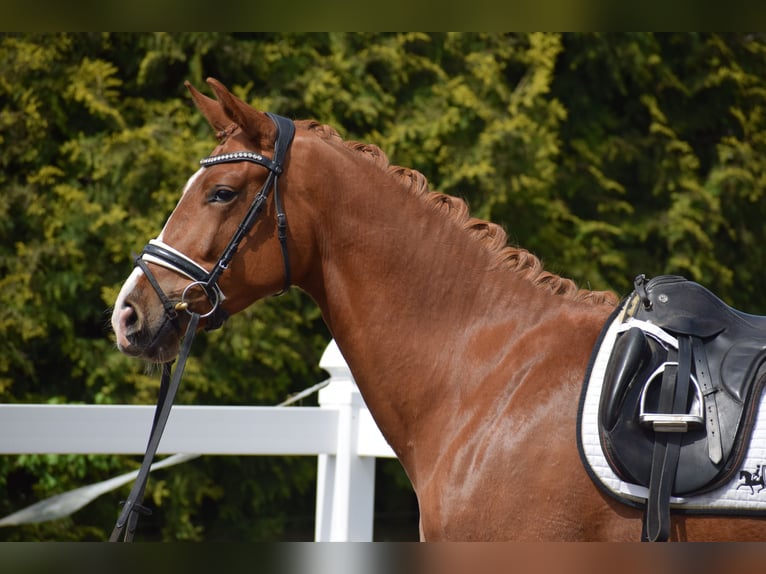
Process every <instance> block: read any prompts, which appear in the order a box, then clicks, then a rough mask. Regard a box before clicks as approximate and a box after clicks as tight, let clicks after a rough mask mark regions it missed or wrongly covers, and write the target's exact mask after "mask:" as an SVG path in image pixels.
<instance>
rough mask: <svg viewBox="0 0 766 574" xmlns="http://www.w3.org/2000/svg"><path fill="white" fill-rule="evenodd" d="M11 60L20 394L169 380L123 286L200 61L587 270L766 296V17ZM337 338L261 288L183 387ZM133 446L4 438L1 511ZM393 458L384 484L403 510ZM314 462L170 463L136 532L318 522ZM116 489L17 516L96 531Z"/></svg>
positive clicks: (185, 121) (2, 344)
mask: <svg viewBox="0 0 766 574" xmlns="http://www.w3.org/2000/svg"><path fill="white" fill-rule="evenodd" d="M0 69H1V70H2V74H1V75H0V146H1V147H2V149H3V153H2V154H0V308H2V310H3V312H2V313H1V314H0V401H3V402H85V403H130V402H139V403H153V402H154V400H155V393H156V389H157V386H158V377H157V374H156V373H147V371H146V369H145V366H144V365H142V364H141V363H140V362H138V361H135V360H131V359H128V358H125V357H122V356H121V355H120V354H119V353H118V352H117V351H116V350H115V349H114V347H113V343H112V340H111V338H110V332H109V327H108V317H109V306H110V305H111V304H112V302H113V301H114V298H115V296H116V294H117V291H118V289H119V286H120V284H121V282H122V281H123V280H124V279H125V277H126V276H127V274H128V272H129V271H130V268H131V258H130V253H131V251H138V250H140V249H141V247H142V246H143V244H144V243H145V242H146V240H147V239H149V238H151V237H153V236H154V235H155V234H156V233H157V232H158V230H159V229H160V228H161V226H162V223H163V221H164V220H165V218H166V217H167V215H168V214H169V213H170V211H171V209H172V207H173V206H174V205H175V203H176V201H177V199H178V194H179V191H180V189H181V186H183V184H184V183H185V181H186V180H187V178H188V177H189V175H190V174H191V173H192V172H193V171H194V170H195V167H196V161H197V160H198V159H199V158H200V157H203V156H205V155H207V154H208V153H209V151H210V150H211V149H212V146H213V144H214V140H213V138H212V134H211V131H210V129H209V127H208V126H207V124H206V123H205V121H204V119H203V118H202V117H201V116H200V115H199V114H198V113H197V112H196V110H195V109H194V108H193V106H192V105H191V103H190V100H189V98H188V97H187V95H186V93H185V89H184V87H183V81H184V80H187V79H188V80H190V81H192V82H193V83H195V84H196V85H197V86H198V87H201V88H204V78H205V77H207V76H214V77H217V78H219V79H220V80H222V81H223V82H224V83H225V84H227V85H228V86H229V87H230V88H231V89H233V90H234V92H235V93H237V94H238V95H239V96H240V97H242V98H244V99H246V100H247V101H249V102H251V103H252V104H253V105H255V106H256V107H258V108H261V109H265V110H269V111H273V112H276V113H280V114H284V115H287V116H290V117H295V118H316V119H318V120H320V121H322V122H324V123H328V124H331V125H332V126H334V127H335V128H337V129H338V130H339V131H340V132H341V134H342V135H343V137H344V138H346V139H354V140H360V141H366V142H370V143H375V144H377V145H379V146H380V147H381V148H382V149H383V150H384V151H385V152H386V153H387V154H388V155H389V157H390V159H391V161H392V162H393V163H397V164H400V165H405V166H408V167H413V168H416V169H418V170H420V171H422V172H423V173H424V174H425V175H426V176H427V177H428V178H429V180H430V182H431V187H432V189H435V190H440V191H443V192H446V193H450V194H453V195H457V196H460V197H464V198H465V199H467V200H468V201H469V203H470V204H471V206H472V211H473V213H474V214H476V215H478V216H480V217H484V218H487V219H492V220H493V221H495V222H497V223H501V224H503V225H504V226H505V227H506V229H507V230H508V232H509V235H510V237H511V240H512V241H513V242H514V243H517V244H519V245H521V246H524V247H526V248H528V249H530V250H532V251H533V252H535V253H536V254H537V255H539V256H540V257H541V258H543V259H544V260H545V262H546V266H547V267H548V269H550V270H551V271H554V272H557V273H560V274H563V275H566V276H569V277H571V278H573V279H575V280H576V281H577V282H578V283H580V284H581V285H582V286H590V287H592V288H595V289H604V288H612V289H615V290H617V291H618V292H620V293H626V292H627V291H628V290H629V289H630V284H631V280H632V277H633V276H634V275H635V274H637V273H639V272H644V273H647V274H650V275H654V274H659V273H678V274H683V275H686V276H688V277H690V278H692V279H695V280H697V281H700V282H701V283H703V284H705V285H707V286H709V287H711V288H713V289H714V290H716V291H718V292H719V293H720V294H721V295H722V296H723V297H724V298H725V299H727V301H728V302H729V303H731V304H733V305H735V306H738V307H740V308H742V309H745V310H748V311H751V312H756V313H766V294H764V293H763V292H761V290H760V279H761V278H762V275H763V269H764V268H765V267H766V265H764V264H765V263H766V255H764V253H766V251H765V250H763V249H762V247H761V246H762V245H763V243H764V240H765V239H766V237H764V236H765V235H766V226H764V225H763V219H764V215H765V213H764V211H765V209H764V197H763V194H764V191H763V190H764V183H766V129H765V128H766V82H765V81H764V78H766V37H764V36H763V35H759V34H689V33H684V34H565V35H558V34H542V33H541V34H467V33H438V34H419V33H402V34H382V33H375V34H345V33H326V34H305V33H287V34H264V33H251V34H223V33H199V34H197V33H188V34H39V35H31V34H26V35H4V36H1V37H0ZM435 288H438V286H435ZM328 339H329V335H328V333H327V331H326V328H325V327H324V325H323V323H322V321H321V317H320V316H319V313H318V311H317V309H316V307H315V306H314V305H313V303H312V302H311V301H310V300H309V298H308V297H306V296H305V295H304V294H302V293H300V292H299V291H297V290H293V291H292V292H291V293H290V294H288V295H287V296H285V297H282V298H279V299H273V300H268V301H264V302H261V303H258V304H256V305H255V306H253V307H252V308H251V309H249V310H247V311H246V312H244V313H242V314H241V315H239V316H237V317H234V318H232V319H231V320H230V321H229V322H228V323H227V325H226V327H225V328H224V329H223V330H221V331H218V332H215V333H210V334H207V335H205V336H203V337H200V338H198V340H197V341H196V342H195V351H194V356H193V357H192V358H191V360H190V363H189V366H188V368H187V374H186V377H185V379H184V382H183V385H182V387H181V392H180V397H179V402H181V403H186V404H191V403H198V404H212V403H219V404H248V405H250V404H265V405H272V404H276V403H278V402H280V401H281V400H282V399H284V398H285V397H286V396H287V395H288V394H290V393H292V392H295V391H298V390H300V389H302V388H305V387H307V386H309V385H311V384H314V383H315V382H317V381H319V380H320V379H321V378H323V375H322V373H321V372H319V369H318V367H317V366H316V365H317V362H318V360H319V357H320V355H321V352H322V351H323V349H324V346H325V345H326V343H327V341H328ZM391 463H392V464H395V463H394V462H393V461H391ZM137 465H138V460H137V458H136V459H134V458H132V457H116V456H115V457H110V456H87V457H86V456H20V457H0V489H2V491H3V492H6V496H5V497H3V498H2V499H0V516H4V515H6V514H9V513H11V512H13V511H15V510H17V509H19V508H21V507H23V506H25V505H27V504H30V503H32V502H35V501H36V500H39V499H41V498H45V497H47V496H50V495H52V494H55V493H58V492H62V491H65V490H68V489H70V488H75V487H77V486H82V485H84V484H88V483H90V482H95V481H97V480H103V479H105V478H108V477H110V476H113V475H115V474H118V473H120V472H125V471H127V470H128V469H131V468H135V467H136V466H137ZM384 469H385V472H383V471H381V472H380V473H379V478H385V480H379V484H378V487H379V492H378V497H377V502H376V507H377V508H379V509H381V511H382V512H384V513H385V512H389V513H391V514H392V515H397V516H401V515H402V513H404V515H406V514H407V513H412V494H411V492H410V491H409V487H408V486H407V485H406V483H404V484H402V483H403V481H402V476H403V475H402V474H401V472H400V469H398V467H390V466H388V463H386V466H384ZM315 474H316V471H315V461H314V460H312V459H309V458H265V457H263V458H262V457H250V458H239V457H205V458H202V459H197V460H195V461H193V462H189V463H186V464H185V465H183V467H182V468H180V469H179V468H175V469H168V470H165V471H162V472H161V473H158V474H157V476H156V477H154V478H153V480H151V481H150V483H149V493H148V498H149V500H150V501H151V503H152V504H153V505H156V506H158V512H156V513H155V516H154V517H153V518H152V519H151V520H150V521H147V523H146V530H145V536H146V537H147V539H155V540H243V541H251V540H280V539H296V538H301V537H303V538H304V539H306V538H308V539H310V538H311V536H312V531H313V524H312V520H311V518H312V516H313V504H314V496H315V495H314V491H313V489H314V481H315ZM125 492H127V489H125ZM124 494H125V493H122V492H121V493H116V494H115V495H114V496H104V497H102V499H99V500H97V501H96V502H94V503H93V504H91V505H90V506H88V507H86V508H85V509H83V510H81V511H80V512H78V513H77V514H75V515H74V516H72V517H71V518H68V519H65V520H61V521H57V522H54V523H44V524H40V525H36V526H29V527H22V528H13V529H10V528H9V529H3V530H0V539H2V540H79V539H82V540H100V539H104V538H105V537H106V535H107V533H108V530H109V529H110V528H111V526H112V523H113V520H114V517H115V515H116V501H117V500H118V499H119V498H120V497H124ZM410 520H412V517H410ZM407 531H408V532H409V530H407ZM385 536H386V537H390V536H392V535H391V534H390V533H389V532H388V531H387V532H386V535H385Z"/></svg>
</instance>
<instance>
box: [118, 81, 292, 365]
mask: <svg viewBox="0 0 766 574" xmlns="http://www.w3.org/2000/svg"><path fill="white" fill-rule="evenodd" d="M208 83H209V85H210V86H211V88H212V89H213V91H214V92H215V94H216V97H217V99H212V98H209V97H207V96H205V95H203V94H202V93H200V92H199V91H197V90H196V89H195V88H194V87H193V86H191V85H190V84H189V83H187V84H186V85H187V88H188V89H189V91H190V92H191V95H192V99H193V101H194V103H195V104H196V106H197V108H198V109H199V110H200V111H201V112H202V114H203V115H204V116H205V118H206V119H207V121H208V122H209V123H210V125H211V126H212V128H213V129H214V130H215V131H216V134H217V138H218V142H219V143H218V146H217V147H216V148H215V149H214V150H213V152H212V154H211V156H210V157H209V158H206V159H204V160H202V161H201V162H200V163H201V165H202V167H201V168H200V169H199V170H198V171H197V172H196V173H194V174H193V175H192V176H191V178H190V179H189V180H188V182H187V183H186V186H185V187H184V190H183V193H182V195H181V199H180V200H179V202H178V204H177V205H176V207H175V209H174V210H173V212H172V214H171V215H170V217H169V219H168V220H167V222H166V224H165V226H164V228H163V229H162V231H161V233H160V234H159V235H158V236H157V238H156V239H153V240H151V241H150V242H149V244H148V245H147V246H146V247H145V249H144V252H143V253H142V254H141V255H140V256H139V258H138V259H137V261H136V265H137V266H136V268H135V269H134V270H133V272H132V274H131V275H130V276H129V278H128V279H127V281H126V282H125V284H124V285H123V286H122V289H121V290H120V293H119V295H118V297H117V301H116V304H115V307H114V311H113V314H112V327H113V329H114V332H115V335H116V340H117V346H118V347H119V349H120V350H121V351H122V352H124V353H126V354H129V355H133V356H136V357H141V358H144V359H147V360H151V361H157V362H166V361H168V360H171V359H172V358H173V357H175V356H176V355H177V353H178V349H179V342H180V336H181V333H182V332H183V328H184V326H185V325H186V324H187V323H188V319H189V315H188V314H187V313H186V312H184V311H193V312H195V313H199V314H200V315H201V316H202V318H203V319H202V324H203V325H206V326H207V327H208V328H213V327H215V326H218V325H219V324H220V323H222V322H223V320H224V319H225V317H226V316H228V315H229V314H233V313H236V312H238V311H240V310H242V309H244V308H245V307H247V306H248V305H250V304H251V303H252V302H254V301H255V300H257V299H259V298H262V297H264V296H267V295H269V294H273V293H276V292H277V291H279V290H280V289H282V288H286V287H287V286H288V284H289V277H290V275H291V264H290V261H289V253H290V251H291V250H292V246H291V245H288V243H291V244H292V242H293V241H294V239H293V238H292V237H291V238H290V241H289V242H288V239H287V233H286V218H285V215H284V211H283V209H282V206H281V199H280V197H279V196H278V193H281V192H282V191H283V190H284V189H286V188H287V187H288V185H287V181H286V179H287V178H286V177H280V176H281V175H282V172H283V170H284V168H285V163H286V161H287V156H288V148H289V145H290V142H291V140H292V137H293V130H294V127H293V124H292V122H291V121H289V120H286V119H285V118H279V117H278V116H273V115H270V114H266V113H262V112H260V111H257V110H255V109H254V108H252V107H251V106H249V105H248V104H246V103H245V102H243V101H242V100H240V99H239V98H237V97H236V96H234V95H233V94H232V93H231V92H229V90H228V89H226V87H224V86H223V85H222V84H220V83H219V82H217V81H216V80H214V79H209V80H208ZM280 122H281V123H280ZM280 126H281V127H282V133H281V134H280V133H279V132H280ZM284 132H288V133H284ZM278 140H279V143H277V142H278ZM276 155H281V156H282V157H275V156H276ZM278 184H279V185H278Z"/></svg>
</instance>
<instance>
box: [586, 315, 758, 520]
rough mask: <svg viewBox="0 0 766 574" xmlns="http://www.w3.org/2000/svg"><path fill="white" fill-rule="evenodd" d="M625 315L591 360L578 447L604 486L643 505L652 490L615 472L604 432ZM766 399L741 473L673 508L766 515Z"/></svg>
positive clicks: (620, 497) (604, 335) (678, 501)
mask: <svg viewBox="0 0 766 574" xmlns="http://www.w3.org/2000/svg"><path fill="white" fill-rule="evenodd" d="M623 315H624V308H623V309H622V310H621V311H620V312H619V313H618V314H617V315H616V317H615V319H614V320H613V321H612V323H611V325H610V326H609V328H608V329H607V330H606V331H605V332H604V333H602V341H601V347H600V349H599V351H598V353H597V354H596V356H595V357H594V358H591V365H590V367H589V370H588V374H587V375H586V378H585V383H584V386H583V390H582V396H581V397H580V409H579V413H578V421H577V423H578V424H577V433H578V436H577V445H578V448H579V450H580V457H581V458H582V460H583V463H584V464H585V468H586V470H587V471H588V473H589V474H590V475H591V478H593V480H594V482H595V483H596V484H597V485H598V486H600V487H601V488H602V489H603V490H605V491H606V492H607V493H609V494H611V495H612V496H614V497H616V498H617V499H618V500H620V501H622V502H625V503H627V504H632V505H634V506H635V505H639V506H643V504H644V502H645V501H646V498H647V496H648V489H647V488H645V487H643V486H640V485H637V484H630V483H627V482H624V481H623V480H621V479H620V478H619V477H618V476H617V475H616V474H615V473H614V471H613V470H612V469H611V467H610V466H609V463H608V462H607V459H606V457H605V456H604V451H603V449H602V447H601V441H600V439H599V435H598V407H599V402H600V400H601V389H602V387H603V384H604V374H605V372H606V366H607V363H608V361H609V355H610V353H611V350H612V347H614V343H615V340H616V337H617V329H618V327H619V325H620V323H622V320H623ZM765 397H766V393H764V394H762V395H761V398H760V401H761V404H760V408H759V410H758V414H757V415H756V417H755V423H754V428H753V433H752V437H751V439H750V445H749V447H748V451H747V454H746V455H745V458H744V459H743V461H742V466H741V468H740V471H739V472H737V473H736V474H735V475H734V476H735V477H734V478H732V480H731V481H730V482H729V483H728V484H725V485H724V486H722V487H720V488H718V489H716V490H713V491H710V492H708V493H705V494H701V495H698V496H691V497H685V498H676V497H673V498H671V501H670V502H671V507H672V508H674V509H679V510H681V509H682V510H688V511H689V512H695V513H711V514H713V513H716V514H766V488H764V486H763V484H764V483H766V477H763V475H764V474H766V416H765V415H764V403H765V402H766V398H765ZM743 471H746V472H743ZM761 477H763V479H762V478H761Z"/></svg>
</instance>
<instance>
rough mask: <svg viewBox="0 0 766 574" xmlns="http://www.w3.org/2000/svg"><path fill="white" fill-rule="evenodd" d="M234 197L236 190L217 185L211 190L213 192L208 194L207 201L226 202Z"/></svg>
mask: <svg viewBox="0 0 766 574" xmlns="http://www.w3.org/2000/svg"><path fill="white" fill-rule="evenodd" d="M235 197H237V192H236V191H234V190H233V189H228V188H226V187H219V188H217V189H215V190H213V194H212V195H211V196H210V199H209V200H208V201H209V202H210V203H228V202H230V201H231V200H232V199H234V198H235Z"/></svg>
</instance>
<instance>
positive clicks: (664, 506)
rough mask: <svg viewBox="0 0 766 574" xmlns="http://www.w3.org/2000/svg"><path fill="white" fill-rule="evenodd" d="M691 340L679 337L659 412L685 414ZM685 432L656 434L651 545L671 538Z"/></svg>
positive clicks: (647, 524) (647, 517)
mask: <svg viewBox="0 0 766 574" xmlns="http://www.w3.org/2000/svg"><path fill="white" fill-rule="evenodd" d="M690 339H691V338H690V337H688V336H683V337H679V338H678V353H677V362H678V366H677V367H676V366H671V365H668V366H667V367H666V368H665V372H664V373H663V377H662V387H661V390H660V403H659V408H658V412H660V413H686V412H687V402H688V396H689V383H690V379H691V351H692V349H691V340H690ZM674 354H676V351H675V350H670V351H669V352H668V361H669V362H675V361H674V359H673V355H674ZM682 437H683V432H657V433H656V438H655V443H654V452H653V456H652V470H651V476H650V478H649V498H648V499H647V501H646V511H645V513H644V526H643V531H642V533H641V539H642V540H644V541H648V542H660V541H666V540H668V538H669V537H670V496H671V493H672V489H673V483H674V482H675V478H676V469H677V468H678V457H679V455H680V452H681V438H682Z"/></svg>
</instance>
